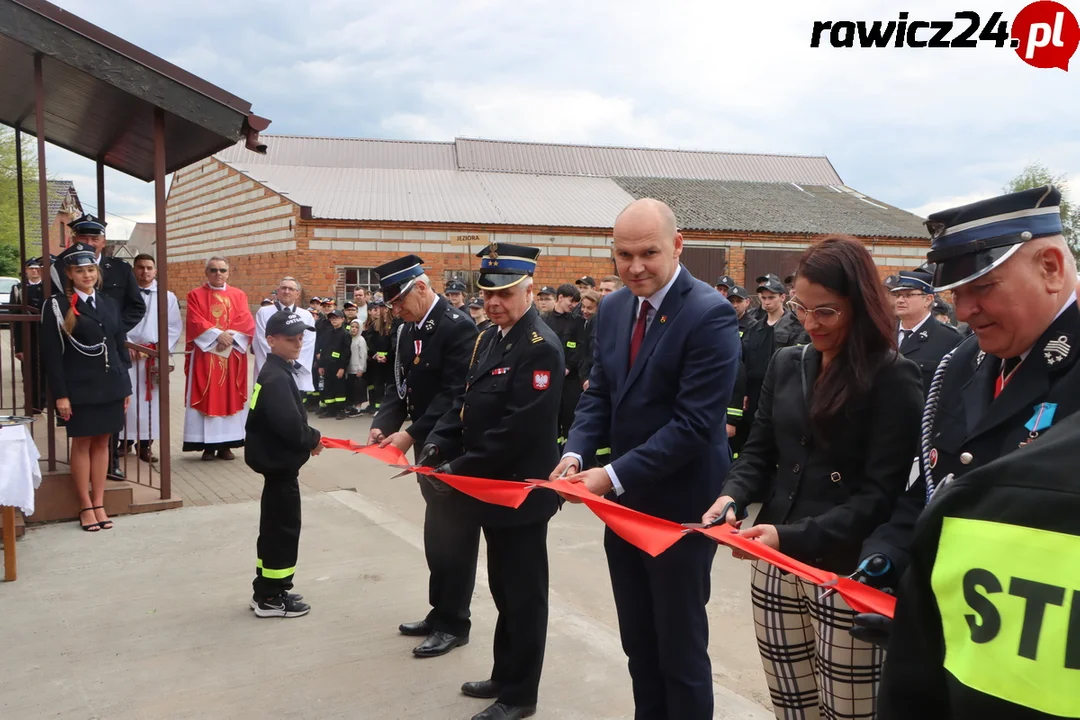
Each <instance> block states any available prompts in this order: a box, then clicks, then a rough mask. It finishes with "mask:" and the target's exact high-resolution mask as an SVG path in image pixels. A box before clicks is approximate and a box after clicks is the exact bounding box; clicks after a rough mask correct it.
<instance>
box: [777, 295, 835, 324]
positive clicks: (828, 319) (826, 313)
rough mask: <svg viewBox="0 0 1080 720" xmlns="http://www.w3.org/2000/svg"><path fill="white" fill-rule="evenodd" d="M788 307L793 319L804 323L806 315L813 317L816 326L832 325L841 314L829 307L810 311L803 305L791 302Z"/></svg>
mask: <svg viewBox="0 0 1080 720" xmlns="http://www.w3.org/2000/svg"><path fill="white" fill-rule="evenodd" d="M788 307H789V308H791V310H792V312H794V313H795V317H796V318H798V319H799V322H805V321H806V316H807V315H813V316H814V322H816V323H817V324H818V325H832V324H834V323H835V322H836V321H837V320H839V319H840V316H841V315H842V314H843V313H842V312H841V311H840V310H837V309H836V308H831V307H819V308H814V309H813V310H810V309H809V308H807V307H806V306H805V305H801V304H800V303H798V302H796V301H794V300H792V301H790V302H789V303H788Z"/></svg>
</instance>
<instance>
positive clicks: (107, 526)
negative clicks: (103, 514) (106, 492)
mask: <svg viewBox="0 0 1080 720" xmlns="http://www.w3.org/2000/svg"><path fill="white" fill-rule="evenodd" d="M90 509H91V510H104V509H105V506H104V505H95V506H94V507H92V508H90ZM98 527H99V528H101V529H102V530H112V528H113V523H112V520H102V521H101V522H99V523H98Z"/></svg>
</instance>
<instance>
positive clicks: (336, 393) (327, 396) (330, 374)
mask: <svg viewBox="0 0 1080 720" xmlns="http://www.w3.org/2000/svg"><path fill="white" fill-rule="evenodd" d="M347 386H348V381H347V380H346V376H344V375H343V376H341V377H338V376H337V369H336V368H333V367H328V368H326V371H325V374H324V375H323V389H322V393H321V394H320V396H319V406H320V407H322V408H329V409H331V410H334V409H341V408H344V407H345V401H346V400H347V399H348V395H349V391H348V388H347Z"/></svg>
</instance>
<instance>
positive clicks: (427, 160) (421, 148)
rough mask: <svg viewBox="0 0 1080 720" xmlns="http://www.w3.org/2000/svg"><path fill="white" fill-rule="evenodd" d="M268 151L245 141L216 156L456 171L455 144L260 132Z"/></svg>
mask: <svg viewBox="0 0 1080 720" xmlns="http://www.w3.org/2000/svg"><path fill="white" fill-rule="evenodd" d="M259 138H260V141H261V142H264V143H266V154H265V155H256V154H255V153H252V152H251V151H250V150H246V149H245V147H244V144H243V143H238V144H237V145H234V146H233V147H231V148H228V149H226V150H222V151H221V152H219V153H218V154H217V155H216V156H215V157H217V158H218V159H220V160H223V161H225V162H227V163H239V164H242V165H298V166H306V167H327V168H386V169H396V170H456V169H457V161H456V160H455V159H454V143H452V142H411V141H405V140H361V139H352V138H326V137H298V136H294V135H260V136H259Z"/></svg>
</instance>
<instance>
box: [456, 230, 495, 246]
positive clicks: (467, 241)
mask: <svg viewBox="0 0 1080 720" xmlns="http://www.w3.org/2000/svg"><path fill="white" fill-rule="evenodd" d="M488 237H489V235H488V233H449V238H450V244H451V245H487V244H488V243H489V242H491V240H489V239H488Z"/></svg>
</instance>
